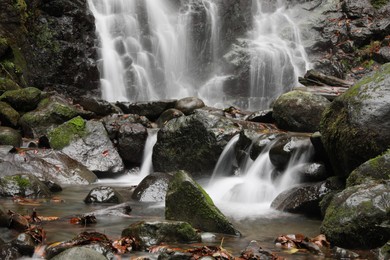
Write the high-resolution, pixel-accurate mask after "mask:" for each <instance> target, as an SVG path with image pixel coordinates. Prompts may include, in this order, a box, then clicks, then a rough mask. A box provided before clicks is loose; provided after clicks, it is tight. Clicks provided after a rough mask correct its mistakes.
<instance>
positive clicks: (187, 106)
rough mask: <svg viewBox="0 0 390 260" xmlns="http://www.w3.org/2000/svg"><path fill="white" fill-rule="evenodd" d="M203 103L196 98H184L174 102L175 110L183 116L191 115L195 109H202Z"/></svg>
mask: <svg viewBox="0 0 390 260" xmlns="http://www.w3.org/2000/svg"><path fill="white" fill-rule="evenodd" d="M204 106H205V104H204V102H203V101H202V100H201V99H199V98H196V97H186V98H182V99H180V100H178V101H176V104H175V109H177V110H180V111H181V112H183V113H184V114H185V115H190V114H192V113H193V112H194V111H195V109H198V108H202V107H204Z"/></svg>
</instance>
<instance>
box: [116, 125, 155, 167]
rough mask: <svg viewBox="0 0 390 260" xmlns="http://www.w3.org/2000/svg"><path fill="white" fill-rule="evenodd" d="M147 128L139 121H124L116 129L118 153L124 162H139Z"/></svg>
mask: <svg viewBox="0 0 390 260" xmlns="http://www.w3.org/2000/svg"><path fill="white" fill-rule="evenodd" d="M147 138H148V131H147V129H146V128H145V127H144V126H143V125H141V124H139V123H124V124H122V125H121V126H120V128H119V131H118V153H119V155H120V156H121V158H122V159H123V161H124V162H125V163H128V164H132V163H133V164H139V165H140V164H141V163H142V159H143V153H144V149H145V143H146V139H147Z"/></svg>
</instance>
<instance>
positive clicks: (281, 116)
mask: <svg viewBox="0 0 390 260" xmlns="http://www.w3.org/2000/svg"><path fill="white" fill-rule="evenodd" d="M329 105H330V102H329V100H327V99H326V98H324V97H322V96H319V95H315V94H312V93H309V92H303V91H297V90H295V91H291V92H288V93H285V94H283V95H281V96H280V97H279V98H278V99H277V100H276V101H275V102H274V104H273V114H272V116H273V118H274V119H275V121H276V124H277V126H278V127H279V128H281V129H284V130H289V131H297V132H315V131H318V129H319V125H320V121H321V115H322V113H323V111H324V110H325V109H326V108H327V107H328V106H329Z"/></svg>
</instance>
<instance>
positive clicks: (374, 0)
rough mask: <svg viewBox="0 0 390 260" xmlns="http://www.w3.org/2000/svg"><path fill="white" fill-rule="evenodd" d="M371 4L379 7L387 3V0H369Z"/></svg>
mask: <svg viewBox="0 0 390 260" xmlns="http://www.w3.org/2000/svg"><path fill="white" fill-rule="evenodd" d="M370 2H371V5H372V6H373V7H374V8H376V9H381V8H382V7H383V6H385V5H387V4H388V3H389V0H371V1H370Z"/></svg>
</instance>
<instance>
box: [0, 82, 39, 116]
mask: <svg viewBox="0 0 390 260" xmlns="http://www.w3.org/2000/svg"><path fill="white" fill-rule="evenodd" d="M41 94H42V93H41V91H40V90H39V89H37V88H33V87H28V88H22V89H17V90H9V91H6V92H4V93H3V95H1V96H0V100H1V101H5V102H7V103H8V104H10V105H11V106H12V107H13V108H15V109H16V110H17V111H23V112H27V111H31V110H34V109H35V108H36V107H37V106H38V103H39V101H41Z"/></svg>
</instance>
